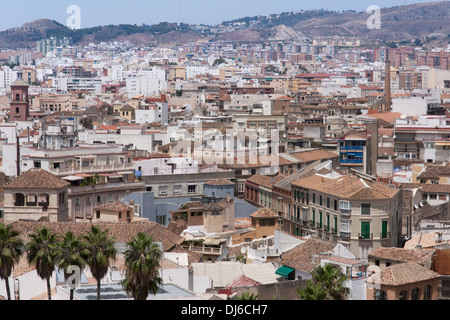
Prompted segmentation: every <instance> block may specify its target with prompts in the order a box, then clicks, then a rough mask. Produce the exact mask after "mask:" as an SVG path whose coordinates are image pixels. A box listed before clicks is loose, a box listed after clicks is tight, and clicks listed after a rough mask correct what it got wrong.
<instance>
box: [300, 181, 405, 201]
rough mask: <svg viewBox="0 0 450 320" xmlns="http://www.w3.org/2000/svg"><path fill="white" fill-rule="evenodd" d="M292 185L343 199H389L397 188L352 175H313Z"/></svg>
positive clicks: (395, 192)
mask: <svg viewBox="0 0 450 320" xmlns="http://www.w3.org/2000/svg"><path fill="white" fill-rule="evenodd" d="M293 185H296V186H299V187H302V188H306V189H312V190H316V191H319V192H323V193H327V194H330V195H334V196H337V197H340V198H343V199H365V200H377V199H390V198H392V197H394V196H395V195H396V194H397V192H398V190H397V189H393V188H389V187H386V186H384V185H383V184H381V183H378V182H370V181H365V180H363V179H361V178H357V177H355V176H352V175H344V176H342V177H339V178H334V179H331V178H328V177H324V176H319V175H313V176H310V177H306V178H304V179H300V180H298V181H295V182H293Z"/></svg>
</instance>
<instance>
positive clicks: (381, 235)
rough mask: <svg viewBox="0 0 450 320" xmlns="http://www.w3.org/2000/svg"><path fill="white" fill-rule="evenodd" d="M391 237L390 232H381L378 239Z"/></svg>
mask: <svg viewBox="0 0 450 320" xmlns="http://www.w3.org/2000/svg"><path fill="white" fill-rule="evenodd" d="M390 237H391V233H390V232H382V233H380V239H389V238H390Z"/></svg>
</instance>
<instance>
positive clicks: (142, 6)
mask: <svg viewBox="0 0 450 320" xmlns="http://www.w3.org/2000/svg"><path fill="white" fill-rule="evenodd" d="M425 2H434V1H404V0H398V1H386V0H383V1H376V3H374V1H358V2H355V1H350V0H345V1H339V2H336V1H329V0H319V1H315V2H314V3H309V2H308V3H306V1H294V0H282V1H278V2H277V3H276V4H274V3H273V2H271V1H267V0H263V1H256V0H247V1H244V2H242V1H241V2H238V1H236V0H231V1H227V2H226V3H225V2H224V3H216V2H211V1H206V0H191V1H186V0H169V1H167V2H164V3H160V2H158V3H156V2H155V1H143V0H135V1H131V2H127V3H126V5H127V8H126V10H124V8H123V6H124V4H123V2H122V1H119V0H112V1H109V2H108V5H107V6H104V5H103V2H101V1H86V0H79V1H77V2H76V3H75V2H73V1H71V0H63V1H58V3H57V4H54V3H51V2H50V1H49V0H44V1H40V2H38V3H37V2H32V1H25V3H23V2H21V3H20V4H19V3H11V4H8V10H9V13H10V14H8V15H6V16H5V17H4V18H3V19H2V21H0V30H6V29H9V28H15V27H20V26H21V25H23V24H24V23H27V22H30V21H34V20H38V19H44V18H48V19H52V20H56V21H58V22H60V23H62V24H66V20H67V18H68V17H69V16H70V14H68V13H67V8H68V7H69V6H71V5H77V6H79V7H80V9H81V28H89V27H96V26H104V25H109V24H137V25H141V24H148V25H152V24H158V23H160V22H173V23H179V22H182V23H189V24H208V25H215V24H220V23H222V22H223V21H228V20H233V19H239V18H243V17H246V16H258V15H263V16H264V15H270V14H279V13H282V12H291V11H293V12H298V11H301V10H315V9H317V10H318V9H324V10H334V11H342V10H356V11H365V10H366V9H367V8H368V7H369V6H370V5H377V6H379V7H381V8H384V7H394V6H401V5H410V4H416V3H425ZM238 5H239V8H238V9H239V10H237V6H238ZM24 8H26V9H24ZM102 12H103V13H102Z"/></svg>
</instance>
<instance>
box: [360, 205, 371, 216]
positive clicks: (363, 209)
mask: <svg viewBox="0 0 450 320" xmlns="http://www.w3.org/2000/svg"><path fill="white" fill-rule="evenodd" d="M361 214H370V204H366V203H363V204H361Z"/></svg>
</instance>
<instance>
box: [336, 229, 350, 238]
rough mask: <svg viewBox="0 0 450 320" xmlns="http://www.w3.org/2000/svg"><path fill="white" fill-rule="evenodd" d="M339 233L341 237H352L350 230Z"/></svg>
mask: <svg viewBox="0 0 450 320" xmlns="http://www.w3.org/2000/svg"><path fill="white" fill-rule="evenodd" d="M339 235H340V236H341V238H350V232H345V231H341V232H340V233H339Z"/></svg>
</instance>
